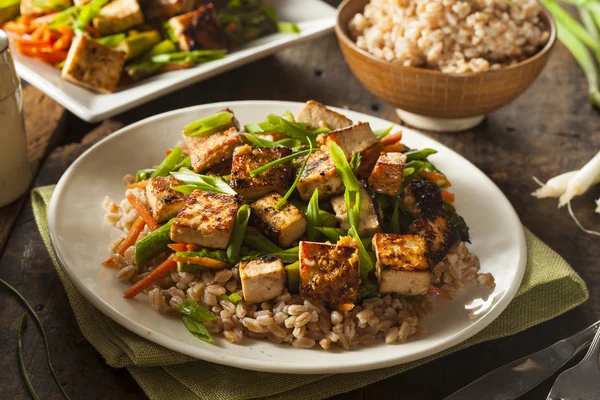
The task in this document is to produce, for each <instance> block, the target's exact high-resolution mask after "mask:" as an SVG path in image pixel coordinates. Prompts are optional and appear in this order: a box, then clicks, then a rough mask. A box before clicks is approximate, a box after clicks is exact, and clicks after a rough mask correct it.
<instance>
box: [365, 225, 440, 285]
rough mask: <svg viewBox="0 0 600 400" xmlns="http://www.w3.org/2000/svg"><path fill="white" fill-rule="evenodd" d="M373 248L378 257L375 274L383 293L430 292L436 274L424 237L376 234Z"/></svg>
mask: <svg viewBox="0 0 600 400" xmlns="http://www.w3.org/2000/svg"><path fill="white" fill-rule="evenodd" d="M373 250H374V251H375V256H376V257H377V263H376V265H375V274H376V275H377V279H378V281H379V292H380V293H396V294H399V295H402V296H416V295H423V294H427V292H429V287H430V286H431V276H432V274H431V272H430V266H429V262H428V260H427V256H426V253H427V243H426V242H425V240H424V239H423V238H421V237H419V236H416V235H398V234H394V233H378V234H376V235H375V236H373Z"/></svg>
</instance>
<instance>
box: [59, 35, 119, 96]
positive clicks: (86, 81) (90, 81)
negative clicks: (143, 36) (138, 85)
mask: <svg viewBox="0 0 600 400" xmlns="http://www.w3.org/2000/svg"><path fill="white" fill-rule="evenodd" d="M124 64H125V53H122V52H120V51H118V50H115V49H113V48H110V47H108V46H105V45H103V44H100V43H98V42H96V41H95V40H94V39H91V38H88V37H87V36H85V35H77V36H75V39H73V43H72V44H71V48H70V49H69V53H68V55H67V59H66V60H65V65H64V67H63V69H62V74H61V77H62V78H63V79H64V80H67V81H70V82H73V83H75V84H77V85H80V86H83V87H86V88H88V89H91V90H94V91H96V92H100V93H112V92H114V91H115V88H116V87H117V84H118V83H119V79H120V78H121V72H122V71H123V65H124Z"/></svg>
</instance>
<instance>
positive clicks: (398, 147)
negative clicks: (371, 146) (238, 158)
mask: <svg viewBox="0 0 600 400" xmlns="http://www.w3.org/2000/svg"><path fill="white" fill-rule="evenodd" d="M384 139H385V138H384ZM406 150H407V148H406V146H405V145H403V144H402V143H398V142H396V143H393V144H387V145H385V146H383V147H382V148H381V151H383V152H385V153H403V152H405V151H406Z"/></svg>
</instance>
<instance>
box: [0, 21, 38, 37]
mask: <svg viewBox="0 0 600 400" xmlns="http://www.w3.org/2000/svg"><path fill="white" fill-rule="evenodd" d="M2 29H4V30H6V31H9V32H13V33H20V34H21V35H24V34H26V33H29V32H31V27H30V26H28V25H26V24H24V23H23V21H20V22H15V21H8V22H7V23H5V24H4V25H2Z"/></svg>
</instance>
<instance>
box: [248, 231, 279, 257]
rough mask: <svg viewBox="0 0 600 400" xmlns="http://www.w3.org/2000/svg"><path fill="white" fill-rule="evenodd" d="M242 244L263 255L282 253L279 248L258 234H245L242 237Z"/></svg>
mask: <svg viewBox="0 0 600 400" xmlns="http://www.w3.org/2000/svg"><path fill="white" fill-rule="evenodd" d="M244 243H245V244H247V245H248V246H250V247H252V248H253V249H255V250H258V251H260V252H261V253H264V254H268V253H277V252H279V251H283V249H282V248H281V247H279V246H277V245H276V244H275V243H273V242H271V241H270V240H269V239H267V238H266V237H265V236H263V235H261V234H260V233H255V232H246V234H245V235H244Z"/></svg>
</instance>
